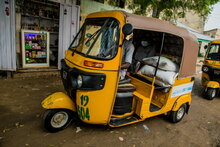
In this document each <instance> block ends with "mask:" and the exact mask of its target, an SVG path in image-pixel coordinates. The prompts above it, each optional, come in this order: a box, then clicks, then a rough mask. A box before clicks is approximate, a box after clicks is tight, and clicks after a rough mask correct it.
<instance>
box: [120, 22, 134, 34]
mask: <svg viewBox="0 0 220 147" xmlns="http://www.w3.org/2000/svg"><path fill="white" fill-rule="evenodd" d="M122 32H123V34H124V35H125V36H127V35H130V34H131V33H132V32H133V26H132V25H131V24H130V23H126V24H125V25H124V26H123V28H122Z"/></svg>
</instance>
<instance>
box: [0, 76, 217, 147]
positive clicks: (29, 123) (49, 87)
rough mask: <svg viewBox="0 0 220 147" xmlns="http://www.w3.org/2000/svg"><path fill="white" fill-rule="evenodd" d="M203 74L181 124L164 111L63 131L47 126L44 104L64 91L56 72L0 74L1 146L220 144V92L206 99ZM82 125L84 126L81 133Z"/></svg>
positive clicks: (213, 145) (76, 123)
mask: <svg viewBox="0 0 220 147" xmlns="http://www.w3.org/2000/svg"><path fill="white" fill-rule="evenodd" d="M199 77H200V75H199V74H198V75H197V78H196V83H195V86H194V91H193V103H192V105H191V109H190V112H189V115H186V116H185V117H184V119H183V120H182V122H180V123H178V124H172V123H170V122H168V121H167V120H165V119H164V117H163V116H158V117H154V118H150V119H147V120H146V121H144V122H140V123H137V124H134V125H130V126H125V127H121V128H108V127H105V126H96V125H86V124H83V123H80V122H74V123H72V124H71V125H70V126H69V127H68V128H67V129H65V130H63V131H61V132H58V133H48V132H46V131H45V130H44V129H43V128H42V118H41V114H42V112H43V109H42V108H41V106H40V103H41V101H42V100H43V99H44V97H45V96H47V95H49V94H51V93H53V92H56V91H63V86H62V83H61V81H60V79H59V78H58V77H57V76H44V77H43V78H42V77H41V78H40V77H35V78H31V77H29V78H26V79H22V78H21V77H20V78H16V79H0V94H1V98H0V122H1V123H0V146H2V147H23V146H30V147H57V146H58V147H60V146H62V147H72V146H91V147H93V146H126V147H127V146H130V147H141V146H143V147H146V146H184V147H187V146H193V147H194V146H198V147H200V146H204V147H206V146H211V147H215V146H220V98H216V99H214V100H213V101H208V100H206V99H203V98H202V97H201V96H200V95H201V92H202V87H201V85H200V79H199ZM143 125H146V126H147V127H148V128H149V130H145V129H144V127H143ZM77 127H80V129H82V130H81V131H80V132H78V133H76V130H77V129H76V128H77ZM119 137H120V139H123V141H121V140H120V139H119Z"/></svg>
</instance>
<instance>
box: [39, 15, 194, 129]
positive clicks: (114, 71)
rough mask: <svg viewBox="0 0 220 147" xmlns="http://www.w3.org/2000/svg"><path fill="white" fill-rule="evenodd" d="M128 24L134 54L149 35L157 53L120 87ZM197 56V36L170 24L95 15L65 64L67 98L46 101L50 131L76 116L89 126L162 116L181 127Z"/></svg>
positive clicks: (130, 72)
mask: <svg viewBox="0 0 220 147" xmlns="http://www.w3.org/2000/svg"><path fill="white" fill-rule="evenodd" d="M128 23H129V24H131V25H132V26H133V34H134V35H133V44H134V47H135V51H134V54H136V52H137V51H136V50H137V48H138V46H140V45H141V40H142V38H144V37H146V36H147V38H151V43H152V44H154V45H155V48H156V54H155V56H153V57H152V58H144V59H143V60H142V61H140V63H141V64H139V65H140V66H134V67H135V70H132V68H131V69H130V70H128V72H127V75H126V79H128V80H127V81H128V83H126V82H125V83H120V70H121V62H122V54H123V41H124V37H125V35H126V34H125V32H124V33H123V31H122V28H123V26H125V25H126V24H128ZM197 53H198V43H197V41H196V38H195V37H194V35H192V34H191V33H189V32H188V31H187V30H186V29H183V28H180V27H177V26H175V25H174V24H172V23H170V22H167V21H162V20H159V19H155V18H147V17H143V16H138V15H134V14H129V13H126V12H123V11H106V12H97V13H92V14H90V15H88V16H87V18H86V20H85V23H84V24H83V26H82V28H81V29H80V30H79V32H78V34H77V36H76V37H75V38H74V40H73V41H72V43H71V45H70V47H69V48H68V49H67V50H66V52H65V59H63V60H62V61H61V64H62V69H61V78H62V81H63V85H64V87H65V90H66V93H63V92H56V93H54V94H52V95H50V96H48V97H47V98H46V99H45V100H44V101H43V102H42V107H43V108H45V109H46V112H45V115H44V127H45V128H46V129H47V130H48V131H50V132H56V131H59V130H62V129H63V128H65V127H67V125H68V124H69V123H70V120H71V119H72V117H73V114H75V116H77V117H78V118H80V120H81V121H83V122H85V123H88V124H102V125H109V126H111V127H120V126H125V125H128V124H133V123H136V122H140V121H143V120H145V119H146V118H149V117H153V116H157V115H161V114H166V115H168V117H169V118H170V120H171V121H172V122H174V123H176V122H179V121H181V119H182V118H183V116H184V114H185V113H187V112H188V111H189V107H190V104H191V91H192V87H193V83H194V77H193V75H194V73H195V65H196V58H197ZM167 61H168V62H169V63H168V62H167ZM131 66H132V65H131Z"/></svg>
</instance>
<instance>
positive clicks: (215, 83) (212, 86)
mask: <svg viewBox="0 0 220 147" xmlns="http://www.w3.org/2000/svg"><path fill="white" fill-rule="evenodd" d="M207 87H209V88H219V83H218V82H216V81H209V82H208V83H207Z"/></svg>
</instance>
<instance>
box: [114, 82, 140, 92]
mask: <svg viewBox="0 0 220 147" xmlns="http://www.w3.org/2000/svg"><path fill="white" fill-rule="evenodd" d="M135 90H136V87H135V86H134V85H132V84H130V83H128V84H119V86H118V92H133V91H135Z"/></svg>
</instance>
